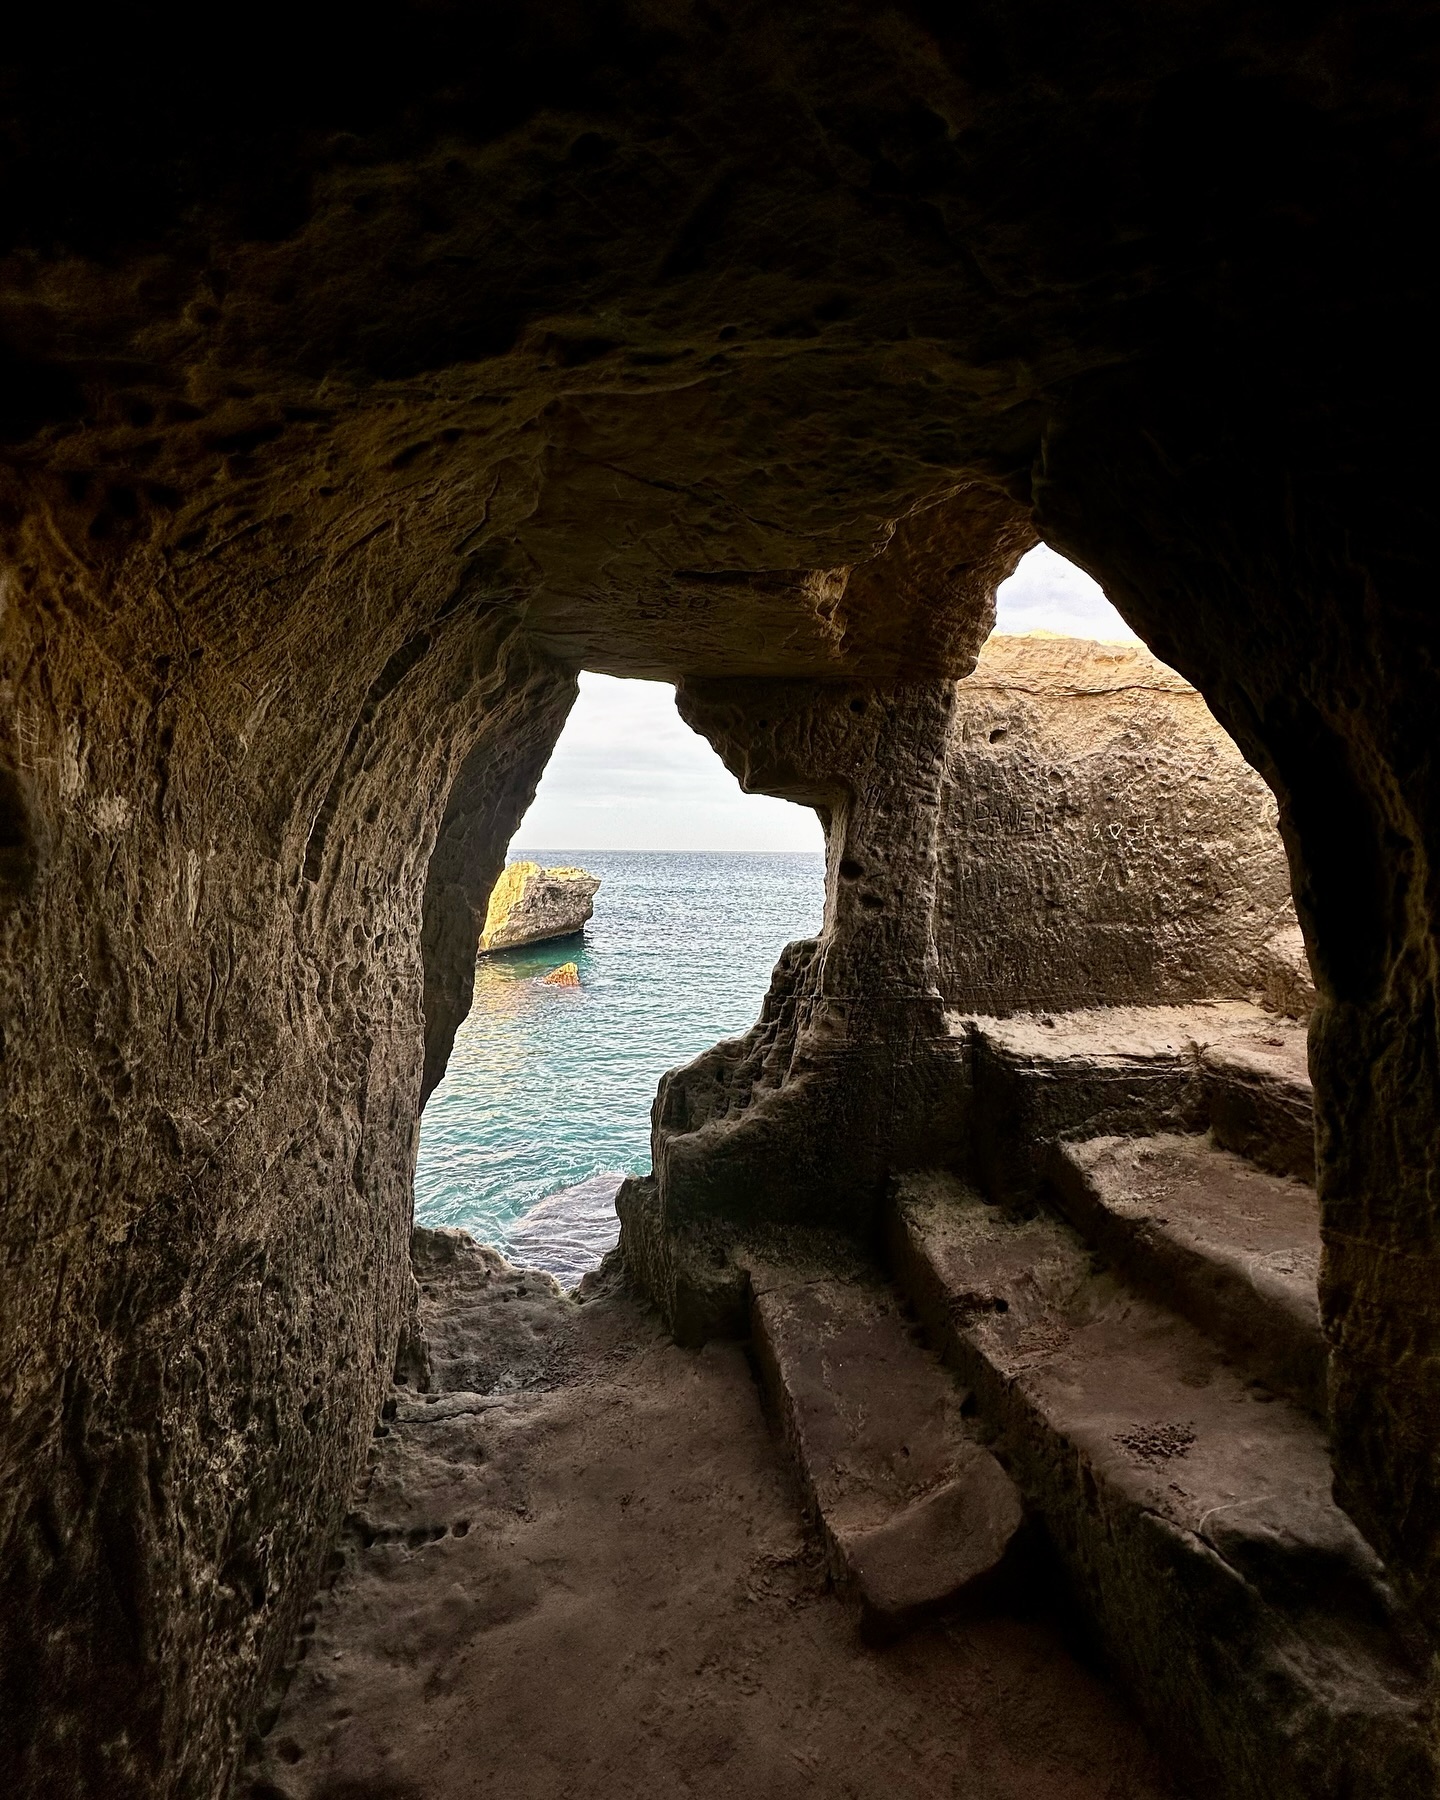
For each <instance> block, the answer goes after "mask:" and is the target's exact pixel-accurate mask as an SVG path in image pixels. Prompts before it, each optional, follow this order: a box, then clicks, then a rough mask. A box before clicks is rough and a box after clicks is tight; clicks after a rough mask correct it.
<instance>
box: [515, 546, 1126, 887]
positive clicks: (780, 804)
mask: <svg viewBox="0 0 1440 1800" xmlns="http://www.w3.org/2000/svg"><path fill="white" fill-rule="evenodd" d="M997 605H998V614H999V617H998V620H997V624H996V629H997V630H999V631H1037V630H1044V631H1059V632H1065V633H1067V634H1068V635H1069V636H1071V637H1093V638H1125V639H1130V640H1132V641H1133V638H1134V634H1133V633H1132V632H1131V631H1130V629H1129V628H1128V626H1127V625H1126V624H1125V622H1124V620H1123V619H1122V618H1121V617H1120V615H1119V614H1118V613H1117V612H1116V611H1115V609H1114V608H1113V607H1112V606H1111V605H1110V603H1109V601H1108V600H1107V599H1106V598H1105V596H1104V594H1103V593H1102V592H1101V591H1100V589H1099V588H1098V587H1097V586H1096V584H1095V583H1094V582H1093V581H1092V580H1091V579H1090V577H1089V576H1088V575H1083V574H1081V572H1080V570H1079V569H1077V568H1075V567H1074V565H1073V564H1071V563H1067V562H1066V561H1065V560H1064V558H1063V557H1059V556H1057V555H1056V554H1055V552H1054V551H1053V550H1047V549H1046V548H1045V547H1044V545H1041V546H1040V547H1039V548H1038V549H1035V550H1032V551H1031V552H1030V553H1029V555H1028V556H1026V557H1024V558H1023V559H1022V561H1021V563H1020V566H1019V568H1018V569H1017V570H1016V571H1015V573H1014V574H1013V575H1012V576H1011V577H1010V579H1009V581H1007V582H1004V583H1003V584H1002V585H1001V588H1000V591H999V594H998V596H997ZM513 848H514V849H515V850H815V851H818V850H822V849H823V848H824V837H823V835H822V834H821V831H820V821H819V820H818V819H817V818H816V817H815V815H814V813H812V812H811V811H810V809H809V807H808V806H792V805H791V804H790V802H789V801H788V800H772V799H770V798H769V797H768V796H766V795H763V794H742V793H741V791H740V786H739V783H738V782H737V781H736V780H735V778H734V776H733V775H731V774H730V772H729V771H728V770H727V769H726V767H725V765H724V763H722V762H721V760H720V758H719V757H718V756H717V755H716V754H715V752H714V751H713V750H712V749H711V748H710V746H709V744H707V743H706V742H705V740H704V738H702V737H699V736H697V735H696V733H695V732H693V731H691V729H690V727H689V726H688V725H686V724H685V723H684V722H683V720H682V719H681V717H680V715H679V713H677V712H676V710H675V690H674V689H673V688H671V687H670V686H669V685H668V684H666V683H664V682H659V681H617V680H615V679H614V677H613V676H609V675H590V674H585V675H582V676H581V677H580V698H579V699H578V700H577V701H576V702H575V706H574V710H573V711H572V712H571V714H570V717H569V719H568V720H567V722H566V725H565V729H564V731H563V732H562V733H561V735H560V742H559V743H558V744H557V745H556V746H555V754H554V755H553V756H552V757H551V759H550V766H549V767H548V768H547V769H546V771H545V777H544V779H543V780H542V781H541V783H540V791H539V792H538V793H537V794H536V796H535V803H534V805H533V806H532V807H531V808H530V810H529V812H528V813H526V815H525V818H524V821H523V822H522V824H521V826H520V829H519V831H518V832H516V834H515V838H514V844H513Z"/></svg>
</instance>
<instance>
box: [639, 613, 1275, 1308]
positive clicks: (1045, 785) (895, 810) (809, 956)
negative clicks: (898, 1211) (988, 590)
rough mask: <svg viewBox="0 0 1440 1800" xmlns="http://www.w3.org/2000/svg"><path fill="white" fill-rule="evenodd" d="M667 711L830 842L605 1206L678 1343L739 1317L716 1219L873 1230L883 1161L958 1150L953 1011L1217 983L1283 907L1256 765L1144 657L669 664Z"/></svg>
mask: <svg viewBox="0 0 1440 1800" xmlns="http://www.w3.org/2000/svg"><path fill="white" fill-rule="evenodd" d="M680 707H681V711H682V713H683V714H684V715H685V717H686V718H687V719H689V720H690V722H691V723H692V724H693V725H695V726H696V728H697V729H699V730H701V731H703V732H704V733H705V735H706V736H707V737H708V738H709V739H710V741H711V742H712V743H713V744H714V745H715V747H716V748H717V749H718V750H719V752H720V754H721V755H722V756H723V757H724V758H725V760H726V762H727V764H728V765H729V766H730V768H731V769H732V770H733V771H734V773H735V774H736V775H737V776H738V777H739V779H740V781H741V784H742V786H744V787H746V788H747V789H752V790H759V791H761V792H764V793H770V794H778V795H782V796H784V797H786V798H788V799H792V800H803V801H806V802H808V803H809V804H811V805H812V806H814V807H815V808H816V810H817V811H818V812H819V813H820V815H821V817H822V819H824V821H825V825H826V836H827V889H826V915H825V926H824V931H823V934H822V936H821V937H820V938H819V940H818V941H816V942H814V943H809V944H792V945H791V946H790V948H789V949H788V950H787V952H786V953H785V956H784V957H783V958H782V959H781V962H780V964H779V966H778V968H777V970H776V973H775V978H774V982H773V985H772V987H771V991H770V994H769V996H768V997H767V999H766V1002H765V1008H764V1011H763V1013H762V1015H761V1019H760V1021H759V1023H758V1024H757V1025H756V1027H755V1029H754V1030H753V1031H752V1032H750V1033H749V1034H748V1035H747V1036H746V1037H744V1038H739V1039H735V1040H732V1041H730V1042H727V1043H723V1044H718V1045H716V1047H715V1048H714V1049H713V1050H710V1051H707V1052H706V1053H705V1054H704V1055H702V1056H700V1057H698V1058H697V1059H696V1060H695V1061H694V1062H693V1063H691V1064H690V1065H689V1066H688V1067H686V1068H684V1069H677V1070H673V1071H672V1072H671V1073H669V1074H668V1075H666V1076H665V1077H664V1078H663V1079H662V1081H661V1084H660V1092H659V1095H658V1097H657V1099H656V1103H655V1111H654V1130H653V1139H652V1151H653V1164H654V1173H653V1175H651V1176H648V1177H644V1178H639V1179H635V1180H632V1181H630V1182H627V1183H626V1185H625V1187H624V1188H623V1189H622V1191H621V1194H620V1197H619V1200H618V1202H617V1206H618V1210H619V1212H620V1215H621V1218H622V1220H623V1221H624V1225H625V1230H624V1233H623V1235H622V1247H623V1249H624V1251H625V1255H626V1257H627V1260H628V1262H629V1264H630V1266H631V1268H632V1270H633V1272H634V1273H635V1275H636V1276H637V1278H638V1279H639V1280H640V1281H641V1282H642V1283H643V1284H644V1285H645V1286H647V1287H648V1288H649V1290H650V1291H651V1292H652V1293H654V1294H655V1295H656V1297H657V1298H658V1299H659V1300H660V1301H661V1303H662V1305H663V1306H664V1307H665V1310H666V1312H667V1315H668V1316H669V1317H670V1319H671V1320H672V1322H673V1323H674V1324H675V1327H676V1329H677V1330H678V1331H679V1332H680V1333H681V1334H682V1336H687V1337H699V1336H703V1335H704V1334H705V1333H706V1332H707V1331H710V1330H716V1329H731V1330H738V1329H740V1327H741V1323H742V1321H743V1317H744V1305H745V1301H744V1285H745V1283H744V1275H743V1271H742V1269H741V1267H740V1265H739V1263H738V1262H736V1261H735V1259H733V1258H732V1257H731V1255H730V1254H729V1249H728V1248H727V1246H728V1245H729V1244H730V1243H732V1242H733V1241H734V1240H735V1239H736V1237H737V1235H740V1236H748V1237H749V1238H751V1239H752V1240H755V1241H762V1240H764V1239H765V1238H766V1237H767V1235H768V1234H772V1233H774V1232H775V1231H777V1230H780V1231H782V1232H783V1231H786V1230H789V1229H791V1228H799V1229H801V1230H816V1229H822V1230H831V1231H839V1232H841V1233H845V1232H849V1233H850V1234H852V1235H856V1236H858V1237H860V1238H861V1239H865V1238H866V1237H868V1236H869V1235H870V1234H871V1232H872V1231H873V1229H874V1220H875V1216H876V1208H877V1206H878V1204H879V1201H880V1199H881V1196H882V1194H883V1192H884V1187H885V1183H886V1180H887V1179H888V1177H889V1176H890V1175H891V1174H892V1173H893V1172H894V1171H895V1170H897V1169H906V1168H924V1167H929V1166H933V1165H937V1164H943V1163H946V1162H951V1161H954V1160H956V1159H961V1160H965V1161H969V1160H971V1159H972V1157H973V1156H974V1155H975V1154H976V1151H975V1147H974V1146H975V1142H976V1140H977V1138H978V1139H984V1137H985V1136H986V1134H987V1131H988V1127H989V1121H988V1120H987V1118H985V1117H984V1116H983V1114H984V1107H985V1102H984V1099H983V1097H982V1098H980V1099H978V1100H975V1101H973V1102H972V1083H973V1079H974V1076H973V1069H974V1061H973V1058H972V1056H971V1052H970V1045H969V1041H968V1037H967V1030H968V1028H967V1026H966V1025H965V1023H964V1017H963V1016H964V1015H971V1014H975V1013H988V1014H1002V1015H1003V1014H1007V1013H1013V1012H1015V1011H1017V1010H1020V1009H1022V1008H1025V1009H1030V1010H1032V1011H1037V1012H1043V1011H1044V1010H1045V1009H1047V1008H1053V1009H1055V1010H1057V1011H1058V1010H1061V1009H1066V1008H1075V1007H1077V1006H1080V1005H1082V1004H1084V1005H1089V1006H1100V1007H1112V1008H1113V1007H1125V1006H1129V1005H1133V1004H1134V1003H1135V1002H1137V1001H1142V1000H1143V1001H1148V1002H1151V1003H1155V1002H1168V1003H1172V1004H1173V1003H1177V1002H1180V1001H1185V1000H1201V999H1203V1000H1227V999H1234V998H1237V997H1239V996H1241V995H1245V994H1247V993H1252V992H1255V991H1256V990H1258V989H1259V988H1260V987H1261V985H1262V979H1263V969H1264V966H1265V962H1264V957H1265V951H1266V946H1267V944H1268V942H1269V940H1270V938H1271V937H1272V935H1273V934H1274V933H1275V931H1276V929H1277V921H1279V922H1280V923H1281V924H1283V922H1284V921H1287V920H1289V919H1291V918H1293V913H1292V910H1291V906H1290V900H1289V892H1288V883H1287V877H1286V868H1285V858H1284V851H1283V848H1282V846H1281V843H1280V839H1279V835H1278V833H1277V831H1276V828H1275V810H1274V806H1273V803H1272V802H1271V800H1270V797H1269V794H1268V792H1267V790H1266V789H1265V787H1264V784H1263V783H1262V782H1261V781H1260V779H1259V777H1258V776H1256V775H1255V773H1254V771H1253V770H1251V769H1250V768H1249V766H1248V765H1247V764H1246V763H1245V762H1244V761H1243V759H1242V758H1241V757H1240V755H1239V754H1238V752H1237V751H1236V750H1235V748H1234V745H1233V744H1231V743H1230V742H1229V740H1228V739H1227V738H1226V737H1225V734H1224V733H1223V732H1222V731H1221V730H1220V728H1219V727H1218V726H1217V725H1216V723H1215V721H1214V720H1213V719H1212V718H1211V716H1210V714H1209V713H1208V712H1207V711H1206V708H1205V705H1204V703H1203V701H1202V700H1201V699H1200V696H1199V695H1198V694H1197V693H1196V692H1195V691H1194V689H1193V688H1191V687H1189V686H1188V684H1187V683H1186V682H1184V681H1183V680H1182V679H1181V678H1180V677H1179V676H1177V675H1175V674H1174V673H1173V672H1172V671H1171V670H1168V669H1166V668H1164V667H1163V666H1162V665H1161V664H1159V663H1157V662H1156V661H1155V659H1154V658H1153V657H1152V656H1150V655H1149V654H1148V653H1147V652H1146V651H1144V650H1142V649H1133V648H1130V647H1126V646H1112V645H1099V644H1090V643H1084V642H1077V641H1076V640H1074V639H1069V638H1056V637H1048V636H1037V637H1021V638H1000V639H991V640H990V642H989V643H988V644H987V645H986V646H985V647H984V649H983V650H982V651H981V653H980V657H979V662H978V666H977V667H976V670H975V672H974V673H973V674H972V675H970V676H968V677H967V678H966V679H964V680H962V681H960V682H958V683H934V684H927V685H925V686H923V687H922V686H917V687H913V688H905V689H897V690H877V691H869V692H865V691H858V692H857V691H855V690H852V689H847V688H843V687H839V686H836V687H826V688H817V687H816V686H814V685H810V684H807V685H805V686H801V685H800V684H795V683H775V682H763V681H761V682H738V681H737V682H729V683H697V682H687V683H686V684H685V686H684V688H683V690H682V693H681V696H680ZM974 1109H978V1113H979V1114H980V1115H982V1116H978V1117H977V1116H976V1113H975V1110H974Z"/></svg>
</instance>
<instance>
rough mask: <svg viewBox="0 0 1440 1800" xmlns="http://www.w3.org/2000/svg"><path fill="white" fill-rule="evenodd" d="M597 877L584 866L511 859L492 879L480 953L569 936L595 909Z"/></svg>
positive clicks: (516, 948)
mask: <svg viewBox="0 0 1440 1800" xmlns="http://www.w3.org/2000/svg"><path fill="white" fill-rule="evenodd" d="M599 888H600V877H599V876H598V875H592V874H590V872H589V871H588V870H587V869H542V868H541V867H540V865H539V863H533V862H518V863H511V864H510V866H509V868H507V869H506V871H505V873H504V874H503V875H502V876H501V877H500V879H499V880H498V881H497V882H496V883H495V886H494V889H493V890H492V892H491V895H490V904H489V906H488V907H487V908H486V911H485V929H484V931H482V932H481V934H480V954H481V955H482V956H483V955H484V954H485V953H486V952H487V951H490V950H518V949H519V948H520V947H521V946H522V945H523V944H542V943H544V942H545V941H546V939H547V938H557V937H571V936H572V935H573V934H574V933H575V932H577V931H579V930H581V929H582V928H583V927H584V925H585V922H586V920H587V919H589V917H590V915H591V914H592V913H593V912H594V910H595V895H596V894H597V893H598V891H599Z"/></svg>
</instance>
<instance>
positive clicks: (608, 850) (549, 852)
mask: <svg viewBox="0 0 1440 1800" xmlns="http://www.w3.org/2000/svg"><path fill="white" fill-rule="evenodd" d="M562 853H563V854H564V855H566V856H813V857H816V858H819V859H821V860H823V859H824V856H825V852H824V851H823V850H765V849H757V850H739V849H730V850H716V849H713V848H704V849H687V848H685V847H683V846H680V847H677V846H674V845H669V844H665V845H658V846H656V845H649V846H639V845H637V846H633V847H632V846H628V845H627V846H624V847H621V846H618V845H613V844H524V845H519V844H515V845H512V846H511V847H510V849H508V850H507V851H506V852H505V854H506V856H507V857H514V856H521V855H524V856H536V855H540V854H544V855H546V856H556V855H560V854H562Z"/></svg>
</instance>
